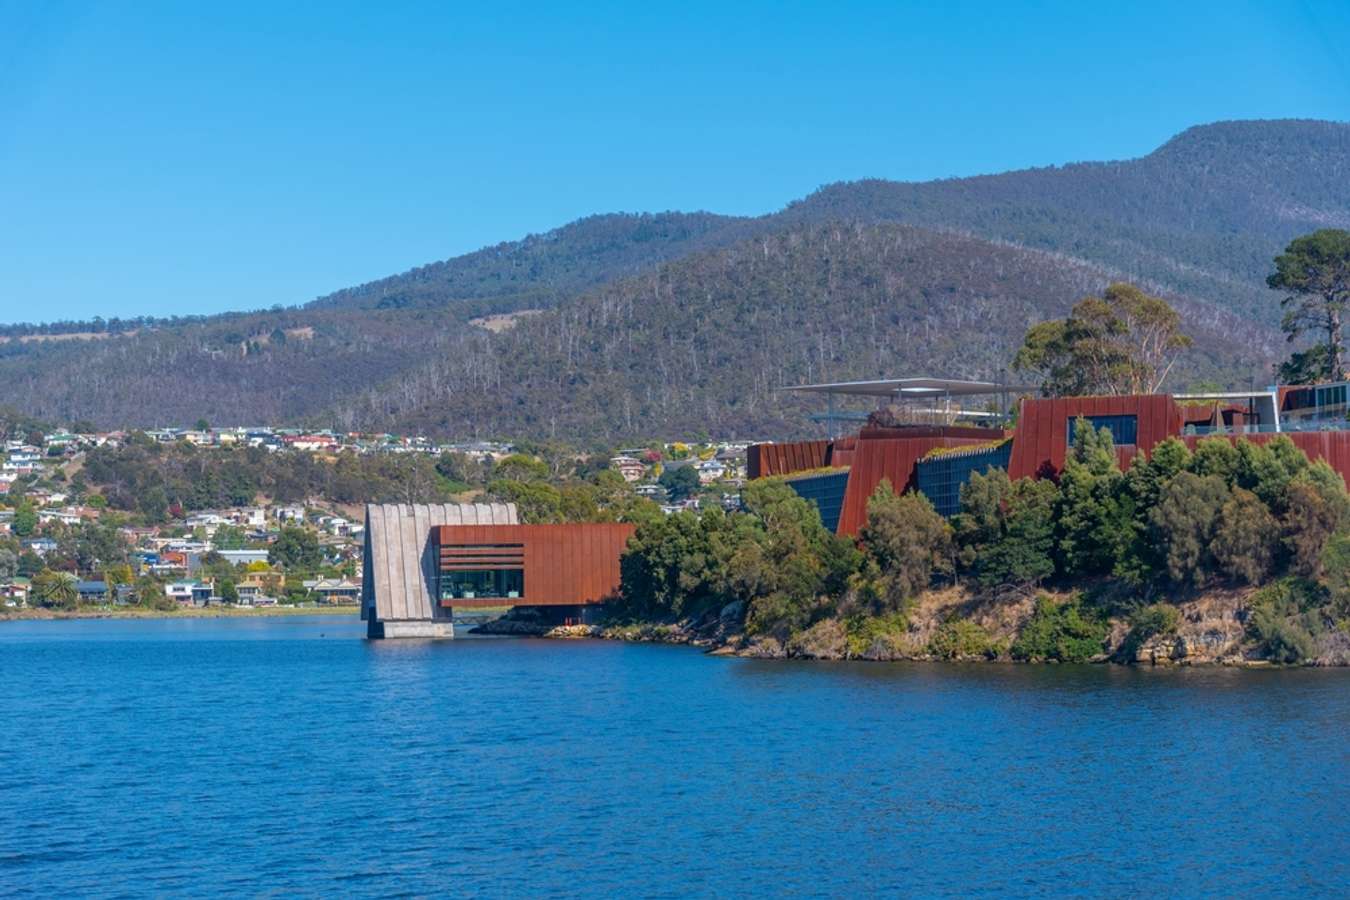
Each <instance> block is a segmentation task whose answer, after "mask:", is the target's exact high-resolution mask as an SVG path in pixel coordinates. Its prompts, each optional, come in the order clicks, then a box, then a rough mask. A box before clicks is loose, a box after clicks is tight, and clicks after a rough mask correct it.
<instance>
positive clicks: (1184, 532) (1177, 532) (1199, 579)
mask: <svg viewBox="0 0 1350 900" xmlns="http://www.w3.org/2000/svg"><path fill="white" fill-rule="evenodd" d="M1227 501H1228V486H1227V485H1225V484H1224V483H1223V479H1221V478H1219V477H1217V476H1215V475H1196V474H1194V473H1193V472H1180V473H1178V474H1177V475H1176V477H1174V478H1173V479H1172V480H1171V481H1169V482H1168V483H1167V485H1166V486H1165V487H1164V488H1163V490H1162V494H1161V497H1160V499H1159V502H1158V505H1157V506H1156V507H1154V508H1153V510H1152V511H1151V512H1150V513H1149V521H1150V522H1151V524H1152V526H1153V532H1154V534H1156V535H1157V537H1158V540H1159V542H1160V544H1161V545H1162V546H1163V547H1165V548H1166V553H1165V556H1166V560H1167V575H1168V577H1169V578H1170V579H1171V580H1172V581H1173V582H1175V583H1177V584H1190V585H1201V584H1204V583H1205V582H1206V581H1208V580H1209V577H1210V575H1211V574H1212V571H1213V568H1214V556H1213V552H1212V551H1213V548H1212V541H1213V539H1214V531H1215V526H1216V524H1217V522H1218V519H1219V513H1220V511H1221V510H1222V509H1223V505H1224V504H1225V503H1226V502H1227Z"/></svg>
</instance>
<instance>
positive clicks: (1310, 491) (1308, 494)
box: [1281, 481, 1340, 578]
mask: <svg viewBox="0 0 1350 900" xmlns="http://www.w3.org/2000/svg"><path fill="white" fill-rule="evenodd" d="M1285 495H1286V499H1285V512H1284V518H1283V520H1282V522H1281V525H1282V526H1283V531H1284V545H1285V548H1286V549H1287V550H1288V551H1289V570H1290V571H1291V572H1292V573H1293V574H1295V575H1301V576H1303V577H1305V578H1317V577H1319V576H1320V575H1321V574H1322V548H1323V547H1325V546H1326V543H1327V540H1328V539H1329V538H1330V537H1331V535H1332V533H1333V532H1334V531H1335V530H1336V528H1337V527H1338V526H1339V525H1340V512H1339V510H1338V509H1337V508H1336V505H1335V504H1334V503H1333V502H1332V500H1330V499H1329V498H1328V497H1327V496H1326V495H1325V494H1324V493H1323V491H1322V490H1320V489H1319V487H1318V486H1317V485H1315V484H1313V483H1311V482H1307V481H1295V482H1293V483H1291V484H1290V485H1289V486H1288V489H1287V490H1286V492H1285Z"/></svg>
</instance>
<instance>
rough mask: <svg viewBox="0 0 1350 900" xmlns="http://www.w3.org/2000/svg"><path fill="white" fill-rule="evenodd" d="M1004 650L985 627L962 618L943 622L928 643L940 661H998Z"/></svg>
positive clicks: (930, 651) (930, 649)
mask: <svg viewBox="0 0 1350 900" xmlns="http://www.w3.org/2000/svg"><path fill="white" fill-rule="evenodd" d="M1003 649H1004V648H1002V647H1000V646H999V645H998V643H997V642H996V641H995V640H994V639H993V637H992V636H991V635H990V634H989V632H988V631H987V630H986V629H985V628H984V626H982V625H979V624H977V623H975V622H972V621H970V620H969V619H960V618H956V619H949V620H948V621H946V622H943V623H942V625H941V626H939V628H938V630H937V632H936V633H935V634H934V635H933V637H932V638H931V639H930V640H929V642H928V652H929V653H931V654H932V655H933V656H936V657H937V658H938V659H974V658H978V657H983V658H985V659H996V658H997V657H998V656H999V655H1000V653H1001V652H1002V650H1003Z"/></svg>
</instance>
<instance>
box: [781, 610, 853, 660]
mask: <svg viewBox="0 0 1350 900" xmlns="http://www.w3.org/2000/svg"><path fill="white" fill-rule="evenodd" d="M787 652H788V655H789V656H799V657H801V658H803V659H844V658H845V657H846V656H848V632H847V631H846V630H845V629H844V624H843V623H842V622H840V621H839V620H838V619H821V620H820V621H819V622H817V623H816V624H814V625H812V626H811V627H810V628H808V629H806V630H805V631H803V632H801V633H800V634H796V635H793V636H792V638H791V639H790V640H789V641H788V644H787Z"/></svg>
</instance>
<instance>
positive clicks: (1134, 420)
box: [1069, 416, 1139, 447]
mask: <svg viewBox="0 0 1350 900" xmlns="http://www.w3.org/2000/svg"><path fill="white" fill-rule="evenodd" d="M1082 418H1084V419H1086V420H1087V421H1088V423H1089V424H1090V425H1091V426H1092V427H1093V428H1096V429H1102V428H1105V429H1106V430H1107V431H1110V432H1111V440H1112V441H1113V442H1114V443H1115V445H1116V446H1117V447H1119V446H1121V445H1122V444H1135V443H1138V441H1139V417H1138V416H1083V417H1082ZM1077 427H1078V419H1077V418H1072V419H1070V420H1069V446H1070V447H1072V446H1073V442H1074V436H1075V434H1076V433H1077V432H1076V429H1077Z"/></svg>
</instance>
